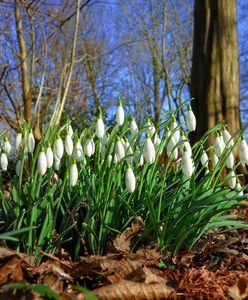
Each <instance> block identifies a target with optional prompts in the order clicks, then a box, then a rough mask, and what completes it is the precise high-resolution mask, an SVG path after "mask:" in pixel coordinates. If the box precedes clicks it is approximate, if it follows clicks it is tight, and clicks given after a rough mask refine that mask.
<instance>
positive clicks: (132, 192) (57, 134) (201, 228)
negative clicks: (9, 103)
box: [0, 100, 248, 257]
mask: <svg viewBox="0 0 248 300" xmlns="http://www.w3.org/2000/svg"><path fill="white" fill-rule="evenodd" d="M186 104H187V105H188V114H187V117H186V122H185V123H184V122H182V123H178V121H177V120H176V118H175V116H176V115H177V114H178V112H179V109H181V108H182V106H181V107H179V109H178V110H176V111H169V112H167V113H165V114H164V115H163V116H162V118H161V120H160V121H159V124H157V126H155V125H154V123H153V122H152V120H151V119H150V118H147V120H146V122H145V123H144V124H143V125H142V126H140V128H138V125H137V124H136V122H135V119H134V117H131V116H130V115H125V109H124V107H123V105H122V101H121V100H120V102H119V104H118V107H117V112H116V125H115V126H114V127H112V128H109V127H107V124H105V122H104V118H103V114H102V111H101V109H99V115H98V117H97V119H96V120H95V121H94V122H93V123H92V124H91V126H89V127H88V128H83V129H82V130H73V128H72V126H71V125H70V123H69V122H68V123H66V124H64V125H63V126H55V127H53V128H48V129H47V130H46V132H45V133H44V135H43V138H42V140H40V141H39V143H36V141H35V139H34V136H33V132H32V129H31V127H30V125H29V124H28V123H26V122H24V125H23V129H22V131H20V132H18V133H17V134H16V137H15V141H14V145H12V146H11V144H10V142H9V141H8V138H7V137H6V136H5V135H4V133H1V161H0V166H1V176H2V177H4V174H5V173H6V172H8V161H9V160H14V161H15V173H16V174H15V176H13V178H12V180H11V194H10V195H5V193H4V182H3V181H2V186H1V189H2V191H1V192H0V215H1V223H0V230H1V234H0V238H1V239H2V241H3V242H4V243H6V244H7V245H8V246H10V247H13V248H16V249H18V250H20V251H24V252H27V253H40V250H43V251H50V252H53V251H55V250H56V248H57V247H58V246H64V247H66V248H67V249H69V250H70V253H71V254H72V255H73V256H74V257H78V256H79V255H82V254H84V253H87V252H89V253H94V254H102V253H104V251H105V249H106V242H107V241H108V239H110V237H113V235H116V234H118V233H119V232H122V231H123V230H124V229H125V228H126V227H127V226H128V225H129V224H130V223H131V222H132V220H133V219H134V218H135V217H137V216H141V217H142V219H143V220H144V223H145V226H144V229H143V233H142V234H141V235H140V237H139V239H138V241H137V244H141V243H143V242H144V241H147V238H148V237H149V240H150V241H154V242H158V243H159V245H160V248H161V250H163V251H167V250H170V251H172V252H173V253H177V252H178V251H179V250H180V249H184V250H188V249H191V248H192V247H193V246H194V245H195V244H196V243H197V242H198V241H199V240H200V239H201V238H202V236H203V234H204V233H207V232H208V231H209V230H210V229H215V228H224V229H223V230H222V231H224V230H228V229H231V228H238V227H242V226H245V224H243V223H242V221H241V220H239V219H237V217H236V216H233V215H230V214H226V213H225V212H227V211H229V210H230V209H231V208H233V207H235V206H237V205H238V204H239V202H240V201H241V200H243V199H244V198H245V196H244V195H243V194H244V190H245V189H246V187H245V186H243V187H242V186H241V185H240V182H239V176H238V175H237V174H236V169H237V167H238V166H239V165H240V164H242V165H248V146H247V143H246V141H245V139H244V135H243V131H240V132H238V133H236V134H234V135H233V136H231V135H230V133H229V132H228V130H227V128H226V127H225V126H224V124H218V125H216V126H215V127H214V128H212V129H211V130H209V131H208V132H206V134H205V135H204V136H203V137H202V139H201V140H200V141H198V142H197V143H196V144H195V145H193V146H191V145H190V142H189V139H188V134H189V132H190V131H194V130H195V128H196V126H197V124H196V119H195V116H194V114H193V112H192V110H191V107H190V105H189V102H187V103H186ZM186 104H183V105H186ZM210 136H211V137H213V136H214V137H215V139H214V142H213V144H212V145H211V146H209V145H208V140H209V138H210ZM237 145H239V149H240V150H239V151H240V153H239V159H238V160H237V159H236V160H235V158H234V155H233V150H234V148H235V147H236V146H237ZM165 158H166V159H165ZM224 169H227V175H226V176H225V177H224V178H222V179H220V178H221V176H222V177H223V170H224ZM134 247H135V245H134Z"/></svg>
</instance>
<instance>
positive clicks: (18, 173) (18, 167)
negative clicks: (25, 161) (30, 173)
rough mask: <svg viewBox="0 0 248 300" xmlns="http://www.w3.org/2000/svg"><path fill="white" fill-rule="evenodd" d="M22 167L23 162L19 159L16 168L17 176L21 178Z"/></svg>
mask: <svg viewBox="0 0 248 300" xmlns="http://www.w3.org/2000/svg"><path fill="white" fill-rule="evenodd" d="M21 165H22V162H21V160H20V159H19V160H18V161H17V163H16V166H15V171H16V176H19V175H20V171H21Z"/></svg>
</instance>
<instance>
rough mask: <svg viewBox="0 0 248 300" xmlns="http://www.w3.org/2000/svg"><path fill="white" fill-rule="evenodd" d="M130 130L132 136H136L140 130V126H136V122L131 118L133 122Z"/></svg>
mask: <svg viewBox="0 0 248 300" xmlns="http://www.w3.org/2000/svg"><path fill="white" fill-rule="evenodd" d="M130 130H131V134H132V135H135V134H137V133H138V131H139V128H138V125H137V124H136V122H135V120H134V118H133V117H131V122H130Z"/></svg>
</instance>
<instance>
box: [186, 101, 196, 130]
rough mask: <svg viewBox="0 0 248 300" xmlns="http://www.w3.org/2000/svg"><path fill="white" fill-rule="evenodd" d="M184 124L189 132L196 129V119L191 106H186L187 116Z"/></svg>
mask: <svg viewBox="0 0 248 300" xmlns="http://www.w3.org/2000/svg"><path fill="white" fill-rule="evenodd" d="M186 124H187V127H188V130H189V131H195V129H196V118H195V115H194V113H193V111H192V109H191V106H190V105H189V106H188V114H187V116H186Z"/></svg>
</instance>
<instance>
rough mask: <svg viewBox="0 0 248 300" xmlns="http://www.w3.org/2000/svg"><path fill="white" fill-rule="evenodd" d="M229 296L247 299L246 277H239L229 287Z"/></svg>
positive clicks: (247, 283)
mask: <svg viewBox="0 0 248 300" xmlns="http://www.w3.org/2000/svg"><path fill="white" fill-rule="evenodd" d="M228 294H229V296H230V297H231V298H232V299H233V300H245V299H246V300H247V299H248V277H247V278H243V277H242V278H239V280H238V281H237V283H235V285H233V286H232V287H230V288H229V291H228Z"/></svg>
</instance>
